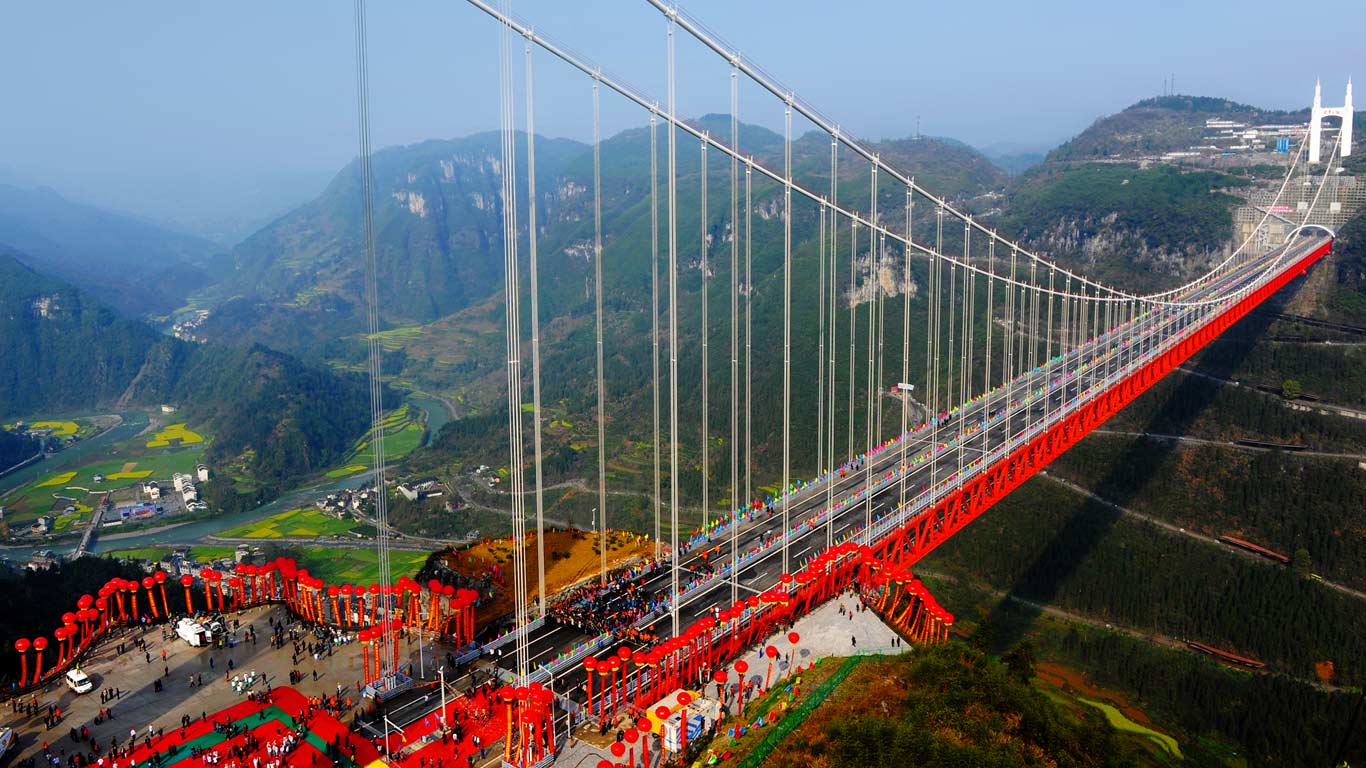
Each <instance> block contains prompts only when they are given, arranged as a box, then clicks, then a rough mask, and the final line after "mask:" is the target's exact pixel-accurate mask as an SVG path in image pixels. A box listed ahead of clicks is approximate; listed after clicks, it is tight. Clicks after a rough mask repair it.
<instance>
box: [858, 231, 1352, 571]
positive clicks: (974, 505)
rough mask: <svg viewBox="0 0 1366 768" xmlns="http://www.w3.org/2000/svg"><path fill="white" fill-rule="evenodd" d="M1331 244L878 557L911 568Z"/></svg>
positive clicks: (886, 545)
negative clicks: (910, 566)
mask: <svg viewBox="0 0 1366 768" xmlns="http://www.w3.org/2000/svg"><path fill="white" fill-rule="evenodd" d="M1331 248H1332V242H1331V241H1330V242H1327V243H1324V244H1323V245H1322V246H1321V247H1319V248H1317V249H1315V250H1314V251H1312V252H1311V253H1309V254H1308V255H1307V256H1305V257H1304V258H1303V259H1301V260H1300V261H1299V262H1298V263H1296V264H1295V265H1293V266H1292V267H1290V268H1289V269H1287V270H1285V271H1284V272H1282V273H1281V274H1280V275H1278V276H1276V278H1275V279H1274V280H1272V281H1271V282H1269V283H1267V284H1266V285H1263V286H1262V287H1261V288H1258V289H1257V290H1256V291H1254V292H1252V293H1251V294H1249V295H1248V296H1246V297H1244V298H1243V299H1242V300H1241V301H1239V302H1238V303H1237V304H1235V305H1233V306H1232V307H1230V308H1228V309H1227V310H1225V311H1224V312H1222V313H1220V314H1219V315H1216V316H1214V317H1212V318H1209V319H1208V320H1206V321H1205V322H1204V323H1203V324H1202V325H1201V326H1200V327H1198V328H1196V329H1195V331H1194V332H1192V333H1191V334H1190V335H1188V336H1187V337H1186V338H1184V339H1182V340H1181V341H1180V342H1178V343H1177V344H1176V346H1174V347H1173V348H1172V349H1169V350H1167V351H1166V352H1164V353H1162V354H1161V355H1160V356H1159V357H1158V358H1156V359H1154V360H1152V361H1150V362H1148V363H1147V364H1145V365H1144V366H1143V367H1142V368H1140V369H1139V370H1137V371H1135V372H1134V373H1132V374H1130V375H1129V376H1128V377H1127V378H1125V379H1123V380H1121V381H1120V382H1118V383H1117V384H1115V385H1114V386H1112V387H1111V388H1110V389H1109V390H1107V391H1105V392H1103V393H1101V394H1100V395H1098V396H1096V397H1094V398H1093V399H1092V400H1091V401H1090V402H1088V403H1086V404H1085V405H1083V406H1082V407H1081V408H1080V409H1078V410H1077V411H1076V412H1075V413H1072V414H1071V415H1069V416H1067V417H1066V418H1064V419H1063V420H1062V421H1061V422H1059V423H1058V424H1055V425H1053V426H1052V427H1050V428H1049V429H1048V430H1047V431H1046V432H1044V433H1043V434H1041V435H1039V436H1037V437H1035V438H1034V439H1033V440H1031V441H1030V442H1029V443H1028V444H1026V445H1024V446H1021V447H1020V448H1018V449H1016V450H1015V452H1014V453H1011V454H1010V455H1009V456H1007V457H1006V458H1005V459H1003V460H1001V461H998V462H997V463H996V464H995V465H993V466H992V467H990V468H989V469H987V470H986V471H985V472H983V473H982V474H980V475H978V476H977V477H975V478H973V479H972V480H971V481H969V482H967V483H965V484H964V485H963V486H962V487H961V488H958V489H956V490H954V491H953V492H952V493H951V494H950V495H949V496H947V497H946V498H944V499H942V500H940V501H939V502H938V503H937V504H935V505H934V506H933V507H931V508H930V509H928V510H926V511H925V512H923V513H921V514H920V515H917V516H916V517H915V518H913V519H912V520H909V521H907V523H906V524H905V525H903V526H902V527H900V528H898V529H896V530H893V531H892V532H891V533H889V534H888V535H887V536H885V537H883V539H882V540H881V541H879V542H877V543H875V544H874V545H873V551H874V553H875V554H876V556H877V557H879V558H883V559H886V560H888V561H890V562H895V563H897V564H899V565H901V566H903V567H904V566H909V565H911V564H913V563H916V562H917V561H919V560H920V558H922V557H924V556H925V555H927V554H929V553H930V552H931V551H932V550H933V549H934V548H935V547H937V546H939V545H940V544H942V543H943V542H944V541H946V540H947V539H948V538H949V537H950V536H952V535H954V534H955V533H958V532H959V531H961V530H963V528H965V527H966V526H967V525H968V524H969V523H971V522H972V521H973V520H976V519H977V518H978V517H980V516H981V515H982V513H983V512H986V511H987V510H988V509H990V508H991V505H993V504H995V503H996V502H997V501H999V500H1000V499H1001V498H1002V497H1004V496H1005V495H1006V494H1007V493H1010V492H1011V491H1013V490H1015V489H1016V488H1018V487H1019V486H1020V485H1021V484H1022V483H1024V481H1026V480H1028V479H1029V478H1030V477H1032V476H1033V475H1034V473H1036V472H1038V471H1039V470H1041V469H1043V468H1044V467H1046V466H1048V463H1049V462H1051V461H1052V460H1053V459H1055V458H1057V456H1058V455H1059V454H1061V453H1062V452H1063V451H1066V450H1067V449H1068V448H1071V447H1072V446H1073V445H1076V443H1077V441H1079V440H1081V439H1082V438H1083V437H1085V436H1086V435H1087V434H1088V433H1089V432H1090V431H1091V430H1093V429H1095V428H1096V427H1098V426H1100V425H1101V424H1103V423H1104V422H1105V420H1106V419H1109V418H1110V417H1111V416H1113V415H1114V414H1115V413H1117V412H1119V410H1120V409H1121V408H1123V407H1124V406H1126V405H1128V404H1129V403H1130V402H1132V401H1133V399H1134V398H1136V397H1138V396H1139V395H1141V394H1143V392H1144V391H1145V390H1147V389H1148V387H1150V386H1152V385H1153V383H1154V382H1156V381H1157V380H1158V379H1160V378H1162V377H1163V376H1165V375H1167V374H1168V373H1170V372H1171V371H1172V369H1173V368H1176V367H1177V366H1178V365H1180V364H1181V363H1183V362H1185V361H1186V359H1187V358H1189V357H1190V356H1191V355H1193V354H1195V353H1196V352H1197V351H1199V350H1200V349H1201V348H1203V347H1204V346H1205V345H1206V344H1208V343H1209V342H1210V341H1212V340H1213V339H1214V338H1215V337H1216V336H1218V335H1219V334H1221V333H1223V332H1224V331H1225V330H1227V329H1228V328H1229V327H1230V326H1232V325H1233V324H1234V323H1236V322H1238V321H1239V320H1241V319H1242V318H1243V317H1244V316H1245V315H1246V314H1247V313H1248V312H1250V311H1252V309H1253V308H1254V307H1256V306H1257V305H1258V304H1261V303H1262V302H1263V301H1265V300H1266V299H1267V298H1268V297H1270V296H1271V295H1272V294H1274V293H1275V292H1276V291H1278V290H1280V289H1281V288H1282V287H1284V286H1285V284H1286V283H1288V282H1290V281H1291V280H1293V279H1295V278H1296V277H1299V276H1300V275H1301V274H1303V273H1304V271H1305V270H1306V269H1308V268H1309V267H1310V266H1311V265H1312V264H1313V263H1314V262H1316V261H1318V260H1319V259H1320V258H1322V257H1323V255H1324V254H1326V253H1328V251H1329V250H1330V249H1331Z"/></svg>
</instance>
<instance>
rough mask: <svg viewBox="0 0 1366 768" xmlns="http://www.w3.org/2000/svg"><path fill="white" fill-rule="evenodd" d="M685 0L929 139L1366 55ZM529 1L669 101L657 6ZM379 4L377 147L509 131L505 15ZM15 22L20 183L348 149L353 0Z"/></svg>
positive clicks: (1012, 18)
mask: <svg viewBox="0 0 1366 768" xmlns="http://www.w3.org/2000/svg"><path fill="white" fill-rule="evenodd" d="M683 7H684V8H685V9H686V10H688V11H689V12H690V13H691V14H692V15H693V16H695V17H697V18H699V19H701V20H703V21H704V22H705V23H706V24H707V25H708V26H709V27H710V28H711V29H712V30H714V31H715V32H716V33H717V34H718V35H720V36H722V37H723V38H725V39H726V40H727V41H728V42H730V43H731V44H733V45H735V46H737V47H738V48H739V49H740V50H741V51H742V52H743V53H744V54H745V55H746V56H747V57H750V58H752V59H753V60H754V61H757V62H759V63H760V64H762V65H763V66H764V68H765V69H766V70H768V71H769V72H771V73H773V74H774V75H775V76H776V77H778V78H779V79H781V80H782V81H783V82H784V83H785V84H786V85H788V86H790V87H792V88H794V89H795V90H797V91H798V92H799V93H801V94H802V95H803V96H804V97H805V98H806V99H807V100H808V101H810V102H811V103H813V104H815V105H817V106H818V107H819V108H820V109H821V111H822V112H823V113H825V114H827V115H829V116H831V117H833V118H836V119H838V120H839V121H840V122H841V123H842V124H843V125H844V126H845V127H846V128H847V129H848V130H850V131H852V132H853V133H855V134H857V135H860V136H864V137H870V138H878V137H896V136H904V135H908V134H911V133H913V132H914V131H915V126H916V118H917V116H920V119H921V125H922V129H923V131H924V132H925V133H929V134H934V135H943V136H952V137H955V138H959V139H962V140H964V141H967V142H969V143H972V144H975V145H978V146H988V145H992V144H999V143H1016V144H1022V145H1026V146H1034V147H1043V146H1051V145H1052V144H1054V143H1056V142H1058V141H1059V140H1062V139H1064V138H1066V137H1068V136H1070V135H1073V134H1075V133H1076V132H1078V131H1080V130H1081V129H1083V128H1085V127H1086V125H1087V124H1089V123H1090V122H1091V121H1092V120H1093V119H1095V118H1096V117H1097V116H1100V115H1103V114H1106V113H1110V112H1114V111H1117V110H1119V109H1122V108H1123V107H1125V106H1126V105H1128V104H1130V103H1132V102H1134V101H1136V100H1138V99H1140V98H1143V97H1147V96H1153V95H1157V94H1158V93H1159V92H1160V91H1161V89H1162V82H1163V78H1164V77H1166V76H1167V75H1168V74H1169V73H1173V72H1174V73H1175V74H1176V85H1177V88H1178V90H1179V91H1180V92H1182V93H1192V94H1202V95H1218V96H1225V97H1228V98H1232V99H1236V100H1239V101H1244V102H1250V103H1253V104H1256V105H1260V106H1265V107H1274V108H1299V107H1304V106H1307V105H1308V103H1309V99H1310V95H1311V93H1312V87H1313V83H1314V78H1315V77H1316V76H1321V77H1323V79H1324V86H1325V92H1326V94H1327V100H1328V101H1329V102H1335V101H1337V100H1338V99H1340V98H1341V92H1342V87H1343V83H1344V81H1345V79H1346V77H1347V76H1348V75H1349V74H1352V72H1351V70H1352V67H1354V66H1359V65H1362V64H1366V33H1364V32H1363V30H1366V3H1363V2H1361V0H1321V2H1318V3H1314V4H1313V17H1312V18H1304V17H1303V13H1302V9H1304V8H1306V7H1307V6H1303V5H1297V4H1294V3H1287V2H1285V0H1237V1H1236V2H1235V1H1233V0H1184V1H1182V2H1174V1H1173V2H1169V1H1166V0H1149V1H1148V2H1111V1H1110V0H1085V1H1082V0H1051V1H1050V2H1008V3H1007V2H989V1H985V0H979V1H978V2H962V1H959V2H936V3H927V2H918V1H916V0H911V1H907V0H880V1H877V2H875V1H874V0H839V1H837V2H817V1H816V0H787V1H786V2H779V1H778V0H691V2H687V3H684V4H683ZM513 11H514V13H516V14H517V15H519V16H522V17H524V18H526V19H528V20H531V21H532V22H534V24H535V25H536V27H537V29H538V30H540V31H543V32H544V33H546V34H548V35H550V36H552V37H554V38H556V39H558V40H559V41H561V42H563V43H565V44H567V45H568V46H569V47H570V48H573V49H575V50H577V51H579V52H581V53H582V54H584V55H585V56H586V57H588V58H591V59H593V60H596V61H597V62H599V63H600V64H601V65H602V67H603V69H604V70H605V71H609V72H614V73H617V74H618V75H620V76H622V77H624V78H625V79H626V80H629V81H630V82H631V83H632V84H633V85H635V86H637V87H639V88H641V89H643V90H645V91H647V92H650V93H652V94H656V95H657V96H658V98H660V99H661V100H663V98H664V96H665V66H664V61H665V60H664V41H665V22H664V19H663V17H662V16H661V15H660V14H659V13H658V12H657V11H655V10H654V9H653V8H652V7H650V6H649V4H648V3H646V2H645V0H594V1H593V2H586V1H574V0H516V2H514V3H513ZM369 18H370V65H371V75H370V83H371V99H372V115H373V116H372V136H373V139H372V141H373V144H374V145H375V146H376V147H381V146H386V145H390V144H395V143H409V142H414V141H419V140H422V139H425V138H432V137H452V136H459V135H463V134H467V133H470V132H473V131H477V130H485V129H489V128H493V127H496V125H497V114H498V113H497V100H496V97H497V69H496V58H495V57H496V52H497V47H496V35H495V30H496V28H497V27H496V25H495V24H494V23H493V22H492V20H491V19H490V18H489V17H487V16H486V15H485V14H483V13H482V12H480V11H479V10H478V9H477V8H475V7H474V6H472V5H469V4H468V3H466V2H464V0H392V1H391V2H377V1H376V0H371V2H370V13H369ZM4 19H5V20H4V23H3V24H0V68H2V69H3V71H4V72H5V78H4V81H5V86H6V87H5V89H4V92H3V99H4V105H5V109H4V117H3V119H0V170H4V167H5V166H8V176H9V177H11V178H19V179H23V180H26V181H29V182H31V183H32V182H38V183H49V184H51V185H53V186H55V187H57V188H58V189H60V190H63V191H68V192H73V193H78V194H81V195H84V196H86V197H88V198H89V199H95V200H100V201H104V202H108V203H110V204H117V203H118V202H119V201H120V200H122V201H124V202H125V203H126V206H125V207H130V208H141V209H143V212H146V213H151V214H155V213H156V210H155V209H156V207H157V206H158V205H162V206H165V207H168V209H169V208H174V207H175V206H177V205H180V206H187V205H193V204H194V202H195V201H196V200H203V201H215V202H213V204H214V205H218V204H220V203H219V202H217V200H218V199H219V198H221V197H222V196H223V195H224V194H226V193H225V192H224V191H223V190H225V189H239V188H251V187H253V185H265V186H266V187H271V186H272V185H288V184H291V183H294V184H300V183H304V184H317V183H318V182H317V179H320V178H325V177H326V176H327V175H329V174H330V173H331V172H333V171H335V170H336V169H337V168H339V167H340V166H341V165H342V164H344V163H345V162H347V161H348V160H349V159H350V158H351V157H353V156H354V154H355V147H356V136H355V134H356V131H355V103H354V93H355V90H354V89H355V72H354V59H353V29H352V12H351V2H348V1H347V0H332V1H331V2H322V0H285V1H284V2H281V1H280V0H270V1H269V2H266V1H264V0H235V2H230V3H229V2H219V3H206V2H193V1H192V2H185V1H184V0H174V1H172V0H139V1H138V2H130V3H123V2H119V3H96V2H81V3H74V2H64V1H63V0H47V1H46V2H39V3H12V4H9V5H8V7H7V8H6V10H5V12H4ZM517 61H518V63H519V65H520V62H521V53H520V46H519V49H518V58H517ZM536 67H537V69H536V80H537V89H536V95H537V118H538V128H539V129H540V131H541V132H544V133H549V134H552V135H565V136H571V137H574V138H580V139H586V138H588V136H589V131H590V128H591V121H590V115H591V112H590V102H589V86H588V85H587V83H586V81H584V80H583V79H582V78H572V77H569V76H567V74H566V72H565V70H564V68H563V67H561V66H558V65H556V64H554V63H553V62H552V61H551V60H550V58H549V57H548V56H547V55H544V54H541V55H538V57H537V59H536ZM1361 69H1362V70H1363V71H1359V72H1356V73H1355V74H1357V75H1359V76H1361V77H1363V78H1366V67H1361ZM679 73H680V74H679V93H680V96H679V105H680V112H681V113H683V114H685V115H688V116H695V115H697V114H700V113H702V112H707V111H725V110H726V109H727V106H728V104H729V97H728V90H727V89H728V85H727V82H728V68H727V67H726V66H725V65H724V63H722V62H721V61H720V60H719V59H718V58H717V57H715V56H714V55H713V54H711V53H710V52H707V51H704V50H703V49H702V48H701V47H700V46H699V45H698V44H697V43H695V42H694V41H692V40H691V39H690V38H687V37H686V36H682V37H680V39H679ZM741 115H742V117H743V118H745V119H749V120H756V121H759V122H763V123H766V124H769V125H773V126H777V125H778V124H779V123H778V121H779V120H780V116H781V107H780V106H779V105H778V104H777V103H775V102H773V101H772V100H765V101H763V102H762V103H761V102H760V101H759V94H758V93H757V91H756V90H755V89H753V88H749V89H746V90H745V91H743V93H742V96H741ZM603 122H604V131H605V132H609V133H610V132H611V131H613V130H616V129H620V128H623V127H626V126H629V125H638V124H641V123H643V122H644V116H643V114H642V113H641V112H639V111H638V110H631V109H627V108H625V107H624V106H623V104H622V102H621V101H620V100H619V99H613V98H610V97H607V98H605V99H604V102H603ZM805 127H806V126H802V125H800V124H799V125H798V126H797V128H798V130H799V131H800V130H802V129H804V128H805ZM0 175H3V174H0ZM291 179H292V180H294V181H289V180H291ZM300 179H307V180H308V181H306V182H301V181H299V180H300ZM215 190H217V191H215ZM158 191H159V195H158ZM158 196H159V197H160V198H164V199H163V200H161V201H160V202H156V198H158ZM197 196H198V197H197Z"/></svg>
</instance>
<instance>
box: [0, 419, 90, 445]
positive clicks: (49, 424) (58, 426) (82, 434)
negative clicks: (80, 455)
mask: <svg viewBox="0 0 1366 768" xmlns="http://www.w3.org/2000/svg"><path fill="white" fill-rule="evenodd" d="M109 422H110V417H108V416H43V417H38V418H33V419H25V420H16V421H13V422H10V423H8V424H3V425H0V428H3V429H15V428H17V427H18V426H19V424H20V423H22V424H23V425H24V427H25V428H26V429H47V430H51V432H52V436H53V437H59V438H68V437H74V438H76V439H77V440H84V439H85V438H87V437H90V436H91V435H93V434H95V433H97V432H99V431H101V429H102V428H104V427H107V426H108V424H109ZM102 425H103V426H102Z"/></svg>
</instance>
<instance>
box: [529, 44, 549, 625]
mask: <svg viewBox="0 0 1366 768" xmlns="http://www.w3.org/2000/svg"><path fill="white" fill-rule="evenodd" d="M531 50H532V49H531V41H529V40H528V41H527V43H526V48H525V55H526V190H527V191H526V207H527V236H528V242H529V245H530V249H531V250H530V251H529V255H530V262H531V263H530V271H531V430H532V432H531V435H532V461H533V462H534V463H535V465H536V475H535V477H536V603H537V606H538V607H539V608H540V611H539V613H540V617H541V618H543V619H544V618H545V609H546V605H545V601H546V593H545V493H544V489H543V475H542V474H541V290H540V278H539V272H540V267H539V263H538V259H537V254H536V226H537V224H536V117H535V115H536V109H535V106H536V99H535V91H534V89H533V82H534V81H533V79H532V68H531V65H532V55H531Z"/></svg>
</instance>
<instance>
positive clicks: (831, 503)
mask: <svg viewBox="0 0 1366 768" xmlns="http://www.w3.org/2000/svg"><path fill="white" fill-rule="evenodd" d="M830 205H831V207H830V296H829V299H828V302H829V306H830V342H829V344H828V345H827V347H826V350H825V353H826V355H827V356H828V359H827V361H826V373H827V374H828V375H827V377H826V378H827V379H828V380H829V381H830V397H829V402H828V403H827V404H826V415H827V417H828V418H827V419H826V425H825V429H826V441H825V466H826V467H827V468H828V469H829V470H830V482H828V483H826V484H825V508H826V509H827V510H828V513H827V514H826V517H825V545H826V546H827V547H828V546H830V545H832V544H833V543H834V541H835V482H836V479H837V478H838V473H836V471H835V338H836V334H835V331H836V327H837V326H838V325H839V315H838V314H837V313H836V312H835V309H836V307H837V305H836V297H837V296H838V295H839V291H838V290H837V289H836V287H835V284H836V283H837V282H839V271H838V267H839V223H840V218H839V210H838V209H839V141H838V140H835V139H831V140H830Z"/></svg>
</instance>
